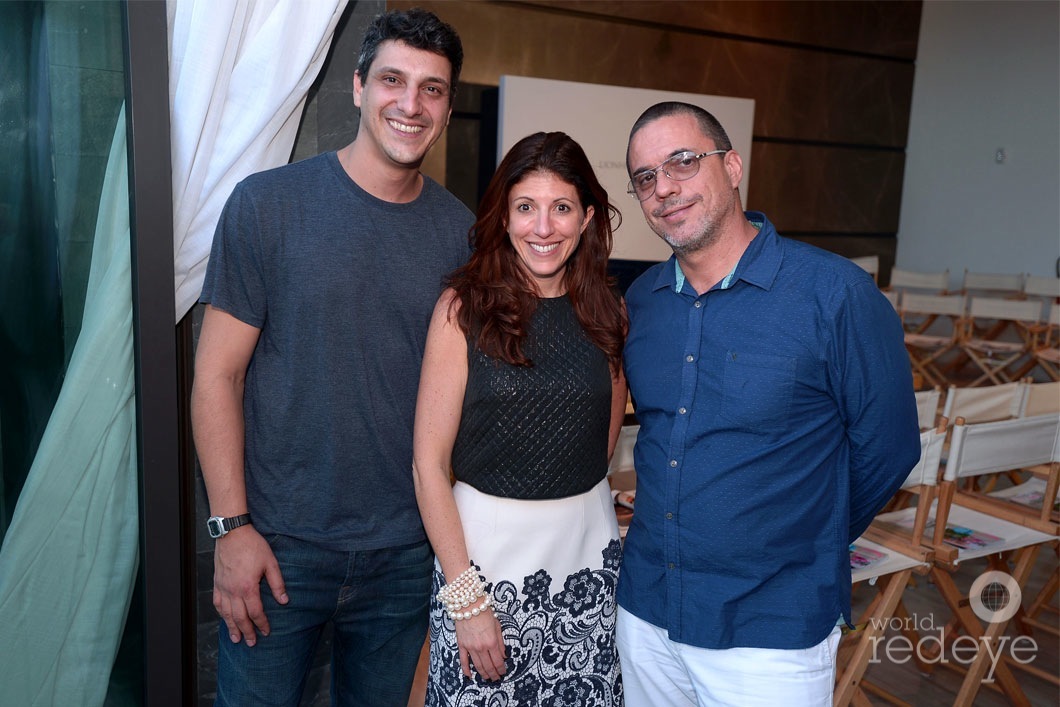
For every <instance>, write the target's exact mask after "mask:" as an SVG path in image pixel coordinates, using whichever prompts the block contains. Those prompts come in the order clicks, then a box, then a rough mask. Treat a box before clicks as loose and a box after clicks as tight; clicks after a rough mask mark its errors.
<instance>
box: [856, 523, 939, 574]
mask: <svg viewBox="0 0 1060 707" xmlns="http://www.w3.org/2000/svg"><path fill="white" fill-rule="evenodd" d="M910 510H916V509H910ZM855 544H856V545H859V546H862V547H865V548H868V549H869V550H874V551H875V552H879V553H881V554H882V555H883V556H884V557H883V559H882V560H879V561H878V562H877V563H875V564H873V565H870V566H869V567H860V568H858V569H851V570H850V581H851V582H852V583H853V584H857V583H858V582H867V581H868V582H871V581H872V580H874V579H878V578H880V577H882V576H884V575H888V574H894V573H895V572H901V571H902V570H917V569H920V570H923V571H927V570H928V569H930V568H931V563H930V562H924V561H923V560H922V559H920V558H919V557H910V556H908V555H903V554H901V553H900V552H895V551H894V550H892V549H890V548H888V547H886V546H885V545H879V544H877V543H874V542H872V541H871V540H868V539H866V538H864V537H861V538H858V541H857V542H856V543H855Z"/></svg>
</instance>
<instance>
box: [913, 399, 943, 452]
mask: <svg viewBox="0 0 1060 707" xmlns="http://www.w3.org/2000/svg"><path fill="white" fill-rule="evenodd" d="M914 395H915V396H916V417H917V421H918V422H919V424H920V429H921V430H930V429H931V428H932V427H934V426H935V418H936V417H938V414H939V399H940V398H941V397H942V391H941V390H940V389H939V387H938V386H936V387H934V388H932V389H931V390H919V391H917V392H916V393H914ZM921 441H922V440H921ZM921 451H923V448H921Z"/></svg>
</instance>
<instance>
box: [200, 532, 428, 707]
mask: <svg viewBox="0 0 1060 707" xmlns="http://www.w3.org/2000/svg"><path fill="white" fill-rule="evenodd" d="M268 541H269V545H271V546H272V551H273V553H275V555H276V560H277V561H278V562H279V563H280V571H281V572H282V573H283V580H284V583H285V584H286V587H287V595H288V597H289V599H290V601H289V602H288V603H287V604H286V605H285V606H284V605H280V604H277V603H276V601H275V600H274V599H273V598H272V593H271V592H270V591H269V586H268V584H267V583H266V582H265V581H264V579H263V580H262V582H261V600H262V603H263V604H264V607H265V615H266V616H267V617H268V619H269V626H270V629H271V631H270V633H269V635H268V636H259V638H258V642H257V645H255V646H254V647H252V648H248V647H247V644H246V642H245V641H240V642H239V643H232V641H231V639H230V638H229V635H228V627H227V626H226V625H225V622H224V621H221V622H220V628H219V630H218V634H219V635H218V643H219V647H218V654H217V701H216V703H215V704H216V705H217V706H218V707H237V706H238V707H264V706H266V705H277V706H279V705H286V706H289V707H295V706H296V705H298V702H299V700H300V699H301V697H302V691H303V689H304V688H305V683H306V677H307V676H308V674H309V669H310V667H311V666H312V662H313V655H314V653H315V652H316V646H317V643H318V642H319V640H320V636H321V634H322V632H323V630H324V627H325V626H326V625H327V623H328V622H331V624H332V628H333V636H334V645H333V648H332V655H331V701H332V704H333V705H342V706H346V705H349V706H350V707H354V706H356V707H405V706H406V705H407V704H408V699H409V692H410V691H411V688H412V679H413V675H414V674H415V671H416V663H417V661H418V660H419V656H420V650H421V649H422V647H423V642H424V639H425V638H426V635H427V611H428V605H429V598H430V591H431V573H432V571H433V569H434V557H433V555H432V553H431V548H430V545H429V544H428V543H427V542H426V541H423V542H420V543H414V544H412V545H404V546H401V547H392V548H383V549H380V550H364V551H356V552H341V551H334V550H325V549H322V548H319V547H316V546H314V545H311V544H309V543H305V542H302V541H300V540H296V539H294V538H290V537H286V536H273V537H270V538H268Z"/></svg>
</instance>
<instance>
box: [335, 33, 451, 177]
mask: <svg viewBox="0 0 1060 707" xmlns="http://www.w3.org/2000/svg"><path fill="white" fill-rule="evenodd" d="M451 73H452V71H451V67H450V65H449V60H448V59H446V58H445V57H444V56H442V55H440V54H435V53H434V52H429V51H426V50H423V49H415V48H413V47H410V46H409V45H407V44H405V43H404V42H400V41H395V40H388V41H386V42H383V43H382V44H381V45H380V46H379V51H378V53H377V54H376V57H375V60H374V61H373V62H372V65H371V68H370V69H369V70H368V75H367V76H361V75H360V73H356V74H354V77H353V102H354V104H355V105H356V106H357V107H358V108H360V109H361V122H360V126H359V127H358V129H357V140H358V142H360V141H364V144H366V145H368V146H369V147H370V148H371V149H372V150H373V151H374V153H375V154H376V156H377V158H378V159H380V160H381V161H382V163H383V164H386V165H390V166H394V167H399V168H405V169H419V166H420V163H421V162H422V161H423V157H424V155H426V154H427V150H429V149H430V148H431V146H432V145H433V144H434V143H435V142H436V141H437V140H438V138H439V137H440V136H441V134H442V131H443V130H445V126H446V125H448V123H449V115H450V113H451V112H452V107H451V102H450V96H451V94H452V86H450V83H449V81H450V76H451Z"/></svg>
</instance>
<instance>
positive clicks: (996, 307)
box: [968, 297, 1042, 323]
mask: <svg viewBox="0 0 1060 707" xmlns="http://www.w3.org/2000/svg"><path fill="white" fill-rule="evenodd" d="M968 316H969V317H972V318H973V319H1004V320H1006V321H1012V322H1030V323H1034V322H1038V321H1040V320H1041V317H1042V311H1041V305H1040V304H1038V303H1037V302H1030V301H1027V300H1011V299H1000V298H998V297H972V299H971V302H970V303H969V305H968Z"/></svg>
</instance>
